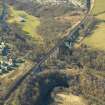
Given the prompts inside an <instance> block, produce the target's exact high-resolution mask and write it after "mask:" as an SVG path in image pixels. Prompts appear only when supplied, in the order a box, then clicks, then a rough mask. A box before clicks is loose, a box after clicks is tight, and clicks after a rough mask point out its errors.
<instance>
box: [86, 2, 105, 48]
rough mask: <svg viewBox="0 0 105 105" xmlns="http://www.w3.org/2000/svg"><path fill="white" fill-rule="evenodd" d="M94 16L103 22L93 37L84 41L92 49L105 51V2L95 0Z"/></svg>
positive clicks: (94, 31)
mask: <svg viewBox="0 0 105 105" xmlns="http://www.w3.org/2000/svg"><path fill="white" fill-rule="evenodd" d="M92 13H93V15H95V17H96V18H97V19H99V20H103V22H101V23H100V24H98V25H97V28H96V29H95V30H93V33H92V35H90V36H89V37H87V38H86V39H85V40H84V43H85V44H86V45H88V46H90V47H93V48H95V49H99V50H105V0H95V5H94V9H93V11H92Z"/></svg>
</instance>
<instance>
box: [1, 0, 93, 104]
mask: <svg viewBox="0 0 105 105" xmlns="http://www.w3.org/2000/svg"><path fill="white" fill-rule="evenodd" d="M87 1H89V0H87ZM90 5H91V3H90ZM90 7H91V6H90ZM91 9H92V7H91V8H90V9H89V11H87V13H86V15H85V17H84V18H83V19H82V20H81V21H79V22H78V23H77V24H75V25H74V26H73V27H72V28H71V31H70V32H69V34H68V36H66V37H65V38H64V39H62V40H61V41H60V42H58V43H57V44H56V45H55V46H54V47H53V48H52V49H51V50H50V51H49V52H48V53H47V54H46V55H45V56H44V57H43V59H42V60H40V62H39V63H38V64H37V65H35V66H34V67H33V68H32V69H31V70H29V71H28V72H27V73H26V74H25V75H23V76H22V77H20V78H18V80H17V81H15V82H14V83H13V85H12V86H11V87H10V88H9V89H8V91H7V93H6V94H4V96H3V97H2V99H1V100H2V102H1V103H0V105H4V104H5V102H6V100H8V98H9V97H10V96H11V94H12V93H13V92H14V91H15V90H16V89H17V88H18V87H19V86H20V85H21V83H22V82H23V81H24V80H25V79H26V78H27V77H28V76H29V75H30V74H34V73H38V72H39V70H40V66H41V65H42V64H43V63H45V62H46V61H47V59H48V58H49V57H50V56H51V55H52V54H53V53H54V52H55V51H56V50H57V48H59V47H60V45H62V43H64V42H65V41H66V40H67V39H68V38H69V39H70V38H71V37H73V36H74V35H75V32H76V31H78V30H79V29H80V27H81V26H82V25H84V23H85V21H87V20H88V17H89V15H90V13H91Z"/></svg>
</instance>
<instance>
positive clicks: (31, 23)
mask: <svg viewBox="0 0 105 105" xmlns="http://www.w3.org/2000/svg"><path fill="white" fill-rule="evenodd" d="M10 12H11V15H10V16H9V19H8V22H9V23H10V24H14V23H15V24H17V25H18V26H20V27H21V28H22V30H23V31H24V32H26V35H29V36H30V37H32V38H33V40H35V41H36V42H37V44H42V43H43V39H42V37H41V36H40V35H39V34H38V33H37V28H38V27H39V26H40V21H39V19H38V18H36V17H34V16H32V15H29V14H27V13H26V12H25V11H20V10H15V9H14V8H13V7H10Z"/></svg>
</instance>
